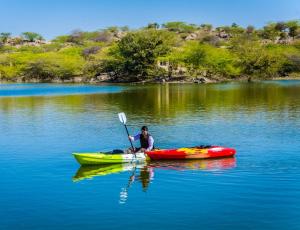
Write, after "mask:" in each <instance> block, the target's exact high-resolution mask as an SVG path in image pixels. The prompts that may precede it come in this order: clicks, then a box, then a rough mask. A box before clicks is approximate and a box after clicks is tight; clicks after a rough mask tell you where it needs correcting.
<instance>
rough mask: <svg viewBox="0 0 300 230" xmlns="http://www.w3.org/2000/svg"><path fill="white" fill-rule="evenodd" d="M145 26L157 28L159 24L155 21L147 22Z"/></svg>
mask: <svg viewBox="0 0 300 230" xmlns="http://www.w3.org/2000/svg"><path fill="white" fill-rule="evenodd" d="M147 28H148V29H159V24H158V23H157V22H154V23H149V24H148V26H147Z"/></svg>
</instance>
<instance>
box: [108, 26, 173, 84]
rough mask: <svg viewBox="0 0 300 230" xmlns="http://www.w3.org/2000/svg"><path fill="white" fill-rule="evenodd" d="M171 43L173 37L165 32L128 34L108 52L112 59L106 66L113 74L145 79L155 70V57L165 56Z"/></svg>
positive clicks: (146, 31) (148, 31) (153, 31)
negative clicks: (117, 73) (118, 73)
mask: <svg viewBox="0 0 300 230" xmlns="http://www.w3.org/2000/svg"><path fill="white" fill-rule="evenodd" d="M173 43H174V36H173V34H172V33H170V32H167V31H160V30H155V29H149V30H144V31H137V32H130V33H128V34H127V35H126V36H124V37H123V38H122V39H121V40H120V42H119V43H118V44H117V46H116V47H115V48H114V49H112V50H111V51H110V55H111V56H112V57H114V58H113V60H112V61H110V62H106V64H107V66H109V68H110V70H114V72H120V73H121V74H123V75H125V76H129V77H132V78H133V79H145V78H146V77H147V76H148V75H149V71H151V70H153V69H154V68H155V66H156V59H157V57H159V56H163V55H165V54H167V53H168V52H169V51H170V50H171V46H172V44H173ZM112 63H113V65H112ZM120 68H121V69H120Z"/></svg>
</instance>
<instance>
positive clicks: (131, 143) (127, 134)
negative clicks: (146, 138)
mask: <svg viewBox="0 0 300 230" xmlns="http://www.w3.org/2000/svg"><path fill="white" fill-rule="evenodd" d="M124 126H125V129H126V132H127V135H128V137H129V132H128V129H127V125H125V124H124ZM129 141H130V145H131V148H132V151H133V152H134V147H133V144H132V141H131V139H130V138H129ZM134 155H135V153H134Z"/></svg>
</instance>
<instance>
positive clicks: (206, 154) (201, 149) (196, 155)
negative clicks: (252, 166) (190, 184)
mask: <svg viewBox="0 0 300 230" xmlns="http://www.w3.org/2000/svg"><path fill="white" fill-rule="evenodd" d="M235 153H236V151H235V149H232V148H227V147H221V146H196V147H189V148H179V149H156V150H152V151H147V152H145V153H142V152H139V153H136V156H135V155H133V154H131V153H117V154H116V153H113V154H112V153H104V152H98V153H73V155H74V157H75V159H76V160H77V161H78V163H79V164H81V165H100V164H121V163H132V162H143V161H145V160H147V159H151V160H184V159H208V158H220V157H230V156H234V154H235Z"/></svg>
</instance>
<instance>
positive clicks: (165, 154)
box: [146, 146, 236, 160]
mask: <svg viewBox="0 0 300 230" xmlns="http://www.w3.org/2000/svg"><path fill="white" fill-rule="evenodd" d="M235 153H236V151H235V149H232V148H227V147H221V146H196V147H190V148H179V149H161V150H153V151H147V152H146V154H147V156H148V157H149V158H150V159H151V160H181V159H208V158H219V157H231V156H234V154H235Z"/></svg>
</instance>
